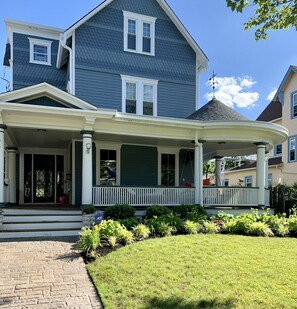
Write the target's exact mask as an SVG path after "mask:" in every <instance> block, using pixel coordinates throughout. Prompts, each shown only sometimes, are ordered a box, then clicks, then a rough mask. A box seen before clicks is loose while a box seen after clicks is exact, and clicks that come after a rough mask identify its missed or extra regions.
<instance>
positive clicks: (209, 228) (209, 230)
mask: <svg viewBox="0 0 297 309" xmlns="http://www.w3.org/2000/svg"><path fill="white" fill-rule="evenodd" d="M203 226H204V233H206V234H215V233H217V232H218V228H217V225H216V224H215V223H214V222H210V221H205V222H204V223H203Z"/></svg>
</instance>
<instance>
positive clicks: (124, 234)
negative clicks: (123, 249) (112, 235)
mask: <svg viewBox="0 0 297 309" xmlns="http://www.w3.org/2000/svg"><path fill="white" fill-rule="evenodd" d="M118 239H119V241H120V242H121V243H123V244H124V245H130V244H132V243H133V242H134V236H133V233H132V232H131V231H128V230H127V229H125V228H123V229H122V230H121V231H120V233H119V236H118Z"/></svg>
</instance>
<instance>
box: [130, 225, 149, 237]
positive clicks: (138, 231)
mask: <svg viewBox="0 0 297 309" xmlns="http://www.w3.org/2000/svg"><path fill="white" fill-rule="evenodd" d="M132 232H133V235H134V237H135V239H136V240H143V239H145V238H148V237H149V236H150V233H151V232H150V229H149V228H148V227H147V226H146V225H144V224H138V225H136V226H134V227H133V230H132Z"/></svg>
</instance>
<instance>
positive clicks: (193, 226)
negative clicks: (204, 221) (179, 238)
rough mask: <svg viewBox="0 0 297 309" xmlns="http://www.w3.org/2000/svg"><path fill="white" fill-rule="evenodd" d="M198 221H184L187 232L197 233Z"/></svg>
mask: <svg viewBox="0 0 297 309" xmlns="http://www.w3.org/2000/svg"><path fill="white" fill-rule="evenodd" d="M197 224H198V223H197V222H194V221H190V220H187V221H186V222H185V223H184V230H185V233H186V234H197V232H198V231H197Z"/></svg>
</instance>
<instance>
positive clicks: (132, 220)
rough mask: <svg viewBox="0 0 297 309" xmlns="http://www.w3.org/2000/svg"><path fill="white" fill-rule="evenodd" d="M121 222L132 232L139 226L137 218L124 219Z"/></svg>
mask: <svg viewBox="0 0 297 309" xmlns="http://www.w3.org/2000/svg"><path fill="white" fill-rule="evenodd" d="M119 222H120V223H121V224H122V225H123V226H124V227H125V228H126V229H127V230H129V231H132V230H133V228H134V227H135V226H136V225H138V224H139V222H138V220H137V219H136V218H128V219H123V220H119Z"/></svg>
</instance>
